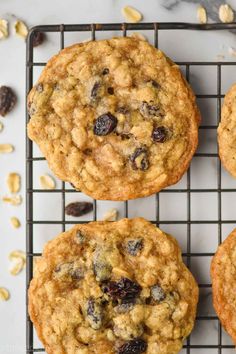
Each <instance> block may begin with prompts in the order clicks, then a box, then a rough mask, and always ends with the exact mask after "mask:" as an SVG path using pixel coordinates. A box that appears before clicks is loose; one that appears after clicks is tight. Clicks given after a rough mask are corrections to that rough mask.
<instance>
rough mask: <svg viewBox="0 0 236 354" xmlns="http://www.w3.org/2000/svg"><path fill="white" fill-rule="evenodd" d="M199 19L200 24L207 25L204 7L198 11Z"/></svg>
mask: <svg viewBox="0 0 236 354" xmlns="http://www.w3.org/2000/svg"><path fill="white" fill-rule="evenodd" d="M197 19H198V22H199V23H202V24H204V23H207V12H206V9H205V8H204V7H203V6H199V7H198V9H197Z"/></svg>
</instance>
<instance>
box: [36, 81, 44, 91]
mask: <svg viewBox="0 0 236 354" xmlns="http://www.w3.org/2000/svg"><path fill="white" fill-rule="evenodd" d="M36 91H37V92H39V93H42V92H43V84H41V83H39V84H37V85H36Z"/></svg>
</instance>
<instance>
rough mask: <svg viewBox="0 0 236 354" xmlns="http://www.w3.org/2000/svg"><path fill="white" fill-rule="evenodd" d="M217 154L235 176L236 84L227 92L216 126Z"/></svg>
mask: <svg viewBox="0 0 236 354" xmlns="http://www.w3.org/2000/svg"><path fill="white" fill-rule="evenodd" d="M218 143H219V154H220V158H221V161H222V163H223V165H224V167H225V168H226V169H227V170H228V171H229V172H230V173H231V175H232V176H234V177H236V84H235V85H233V86H232V87H231V88H230V90H229V91H228V92H227V94H226V95H225V98H224V104H223V107H222V112H221V122H220V124H219V127H218Z"/></svg>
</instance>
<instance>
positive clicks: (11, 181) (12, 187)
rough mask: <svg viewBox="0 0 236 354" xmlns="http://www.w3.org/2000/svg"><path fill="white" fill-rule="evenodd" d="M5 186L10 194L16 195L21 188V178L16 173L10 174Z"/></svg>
mask: <svg viewBox="0 0 236 354" xmlns="http://www.w3.org/2000/svg"><path fill="white" fill-rule="evenodd" d="M7 186H8V189H9V191H10V193H18V192H19V190H20V187H21V177H20V175H19V174H18V173H15V172H11V173H9V175H8V176H7Z"/></svg>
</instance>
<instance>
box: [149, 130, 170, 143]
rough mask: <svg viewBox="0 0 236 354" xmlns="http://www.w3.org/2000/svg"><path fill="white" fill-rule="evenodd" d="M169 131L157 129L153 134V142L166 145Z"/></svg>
mask: <svg viewBox="0 0 236 354" xmlns="http://www.w3.org/2000/svg"><path fill="white" fill-rule="evenodd" d="M167 136H168V131H167V129H166V128H165V127H162V126H161V127H156V128H154V129H153V132H152V140H153V141H155V143H164V142H165V141H166V140H167Z"/></svg>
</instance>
